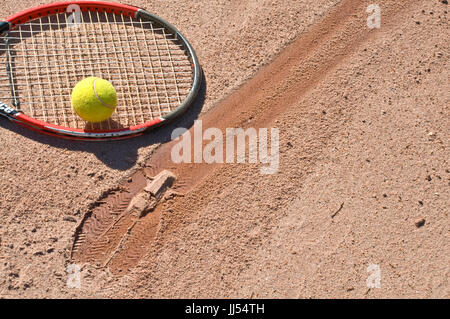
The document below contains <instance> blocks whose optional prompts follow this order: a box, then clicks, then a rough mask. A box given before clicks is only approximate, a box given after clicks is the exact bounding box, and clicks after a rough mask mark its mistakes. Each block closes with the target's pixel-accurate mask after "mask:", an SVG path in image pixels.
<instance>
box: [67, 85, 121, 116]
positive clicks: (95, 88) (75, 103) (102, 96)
mask: <svg viewBox="0 0 450 319" xmlns="http://www.w3.org/2000/svg"><path fill="white" fill-rule="evenodd" d="M116 107H117V92H116V90H115V89H114V86H112V84H111V83H109V82H108V81H106V80H103V79H100V78H97V77H89V78H86V79H84V80H82V81H80V82H78V83H77V85H75V87H74V88H73V91H72V108H73V110H74V111H75V113H77V114H78V115H79V116H80V117H81V118H82V119H83V120H85V121H87V122H93V123H97V122H103V121H105V120H107V119H109V118H110V117H111V115H112V114H113V113H114V111H115V110H116Z"/></svg>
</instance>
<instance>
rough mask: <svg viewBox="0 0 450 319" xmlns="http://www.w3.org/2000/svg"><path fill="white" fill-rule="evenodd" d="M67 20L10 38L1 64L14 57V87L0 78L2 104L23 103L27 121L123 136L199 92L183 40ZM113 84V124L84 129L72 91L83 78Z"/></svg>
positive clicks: (130, 25)
mask: <svg viewBox="0 0 450 319" xmlns="http://www.w3.org/2000/svg"><path fill="white" fill-rule="evenodd" d="M67 17H68V15H66V14H56V15H54V16H50V17H42V18H39V19H36V20H33V21H31V22H30V23H27V24H25V25H20V26H18V27H17V28H16V29H14V30H12V31H10V33H9V34H8V39H9V41H11V44H10V45H8V46H6V45H3V46H1V45H0V62H1V59H2V57H4V56H5V55H4V54H3V53H4V52H5V51H8V52H10V53H11V59H12V60H14V61H10V64H11V65H12V69H13V72H12V73H13V74H14V78H13V85H12V86H10V85H9V84H8V81H7V79H8V77H7V76H2V75H1V74H0V81H1V83H2V84H0V100H5V98H4V97H3V96H5V97H7V96H8V95H9V96H10V95H11V93H9V94H8V89H10V90H11V91H12V95H13V98H19V99H20V101H21V104H22V105H23V106H24V107H26V108H24V109H22V111H25V112H26V113H28V115H30V116H32V117H34V118H36V119H38V120H42V121H45V122H48V123H51V124H56V125H62V126H67V127H70V128H81V129H86V128H87V129H90V130H96V129H98V130H105V129H108V130H110V129H117V128H122V127H126V126H132V125H139V124H143V123H145V122H148V121H151V120H153V119H155V118H159V117H163V116H164V115H167V114H168V113H170V112H172V111H173V110H174V109H175V108H177V107H178V106H179V105H180V104H181V103H182V101H183V100H184V99H185V98H186V96H187V95H188V94H189V92H190V90H191V88H192V82H193V67H192V64H191V62H190V60H189V57H188V56H187V54H186V52H185V51H184V47H183V45H182V44H181V42H180V41H179V40H178V39H177V36H176V34H172V33H170V31H168V30H167V29H165V28H162V27H160V26H157V25H156V24H155V23H154V22H152V21H143V20H141V19H139V20H135V19H134V18H132V17H126V18H125V17H124V16H122V15H115V14H111V13H106V12H104V13H99V12H98V11H97V12H94V13H92V12H83V13H82V14H81V23H80V25H73V26H69V25H68V23H67ZM89 76H97V77H101V78H104V79H106V80H108V81H110V82H111V83H112V84H113V85H114V86H115V88H116V90H117V93H118V107H117V111H116V112H115V114H114V115H113V117H112V118H111V119H110V120H108V121H106V122H104V123H99V124H95V125H94V124H92V123H85V122H84V121H82V120H81V119H80V118H79V117H78V116H77V115H76V114H75V113H74V112H73V110H72V107H71V101H70V96H71V91H72V88H73V87H74V86H75V84H76V83H77V82H78V81H80V80H82V79H83V78H86V77H89Z"/></svg>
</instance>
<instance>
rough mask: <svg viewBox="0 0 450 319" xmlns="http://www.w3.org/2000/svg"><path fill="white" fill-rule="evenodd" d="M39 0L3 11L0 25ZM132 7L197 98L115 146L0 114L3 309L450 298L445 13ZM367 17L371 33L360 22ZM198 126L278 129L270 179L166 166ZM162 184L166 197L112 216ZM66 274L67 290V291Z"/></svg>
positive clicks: (243, 170) (291, 4) (344, 5)
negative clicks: (377, 23) (376, 279)
mask: <svg viewBox="0 0 450 319" xmlns="http://www.w3.org/2000/svg"><path fill="white" fill-rule="evenodd" d="M43 3H44V2H43V1H32V0H20V1H12V0H4V1H3V2H2V9H3V10H2V14H1V15H2V16H1V17H0V20H3V19H4V18H6V17H7V16H9V15H11V14H13V13H15V12H18V11H21V10H23V9H26V8H29V7H33V6H36V5H40V4H43ZM128 3H130V4H132V5H136V6H139V7H144V8H146V9H147V10H148V11H151V12H153V13H155V14H157V15H159V16H161V17H164V18H165V19H167V20H168V21H170V22H172V23H173V24H174V25H176V26H177V27H178V28H179V29H180V31H181V32H182V33H183V34H184V35H185V36H186V37H187V38H188V39H189V40H190V42H191V44H192V45H193V46H194V48H195V49H196V51H197V54H198V56H199V59H200V62H201V65H202V67H203V70H204V74H205V82H204V84H203V87H202V89H201V92H200V96H199V98H198V100H197V102H196V104H195V105H194V106H193V107H192V108H191V109H190V111H189V112H188V113H187V114H186V116H185V117H184V118H181V119H180V120H178V121H177V122H175V123H173V124H172V125H171V126H170V127H166V128H163V129H160V130H158V131H155V132H152V133H150V134H147V135H145V136H142V137H138V138H135V139H131V140H127V141H120V142H107V143H82V142H68V141H63V140H58V139H55V138H52V137H47V136H43V135H39V134H37V133H34V132H30V131H29V130H26V129H25V128H21V127H18V126H16V125H14V124H12V123H10V122H8V121H7V120H5V119H3V118H0V149H1V151H0V176H1V179H0V188H1V190H2V192H1V195H0V212H1V217H2V221H1V222H0V297H3V298H13V297H25V298H36V297H48V298H80V297H100V298H122V297H126V298H133V297H134V298H136V297H144V298H165V297H168V298H197V297H202V298H219V297H224V298H229V297H237V298H318V297H319V298H411V297H419V298H433V297H434V298H449V297H450V283H449V276H450V274H449V266H450V257H449V256H450V254H449V251H450V228H449V225H450V217H449V207H450V200H449V198H450V196H449V195H450V194H449V190H450V165H449V158H450V152H449V142H450V139H449V129H450V122H449V118H450V109H449V105H450V93H449V92H450V87H449V79H450V76H449V75H450V72H449V53H450V46H449V41H448V39H449V38H450V29H449V19H448V4H446V3H445V1H441V0H427V1H424V0H415V1H381V0H380V1H360V0H352V1H350V0H342V1H338V0H314V1H313V0H295V1H290V0H285V1H281V0H275V1H265V0H258V1H257V0H239V1H234V0H233V1H222V0H220V1H207V0H200V1H188V0H177V1H172V2H170V1H152V2H151V3H148V2H146V1H133V0H130V1H128ZM372 3H376V4H377V5H379V6H380V8H381V28H380V29H369V28H368V27H367V24H366V20H367V17H368V16H369V14H368V13H366V8H367V7H368V6H369V5H370V4H372ZM0 67H1V66H0ZM195 119H201V120H202V121H203V127H204V128H208V127H217V128H220V129H222V130H224V129H225V128H250V127H254V128H279V132H280V148H279V156H280V166H279V171H278V173H276V174H273V175H262V174H261V173H260V166H259V165H256V164H214V165H209V164H206V163H201V164H189V165H188V164H180V165H177V164H174V163H173V162H172V161H171V158H170V151H171V148H172V146H173V144H174V142H171V141H170V136H171V132H172V131H173V129H175V128H177V127H188V128H190V127H191V126H192V125H193V121H194V120H195ZM163 170H170V171H171V172H173V173H174V174H175V175H176V177H177V179H176V181H175V182H174V184H173V185H172V186H171V191H170V192H169V193H166V194H164V196H163V197H162V198H160V199H159V201H158V203H156V204H154V203H151V202H150V200H149V199H148V198H147V200H148V202H147V204H148V205H150V206H152V205H154V206H152V210H151V211H150V212H149V213H147V214H145V216H135V215H133V214H131V213H130V214H128V213H126V212H127V208H128V207H129V204H130V202H131V201H132V200H133V198H136V196H140V195H139V194H142V189H143V188H144V187H145V186H146V184H147V183H149V181H152V180H155V178H156V177H157V175H158V174H159V173H160V172H161V171H163ZM141 199H142V198H141ZM144 200H145V198H144ZM124 212H125V213H124ZM419 221H422V222H419ZM71 264H77V265H80V266H81V288H70V287H68V286H67V278H68V277H67V273H66V270H67V267H68V266H69V265H71ZM369 265H377V266H378V267H379V269H380V273H381V286H380V287H379V288H368V285H367V283H366V280H367V278H368V277H369V276H370V275H371V274H370V272H368V271H367V270H368V267H369Z"/></svg>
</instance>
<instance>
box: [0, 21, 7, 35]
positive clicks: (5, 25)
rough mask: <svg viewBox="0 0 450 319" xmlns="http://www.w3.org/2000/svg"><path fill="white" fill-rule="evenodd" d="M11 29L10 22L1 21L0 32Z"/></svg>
mask: <svg viewBox="0 0 450 319" xmlns="http://www.w3.org/2000/svg"><path fill="white" fill-rule="evenodd" d="M8 30H9V22H6V21H1V22H0V34H2V33H4V32H6V31H8Z"/></svg>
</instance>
